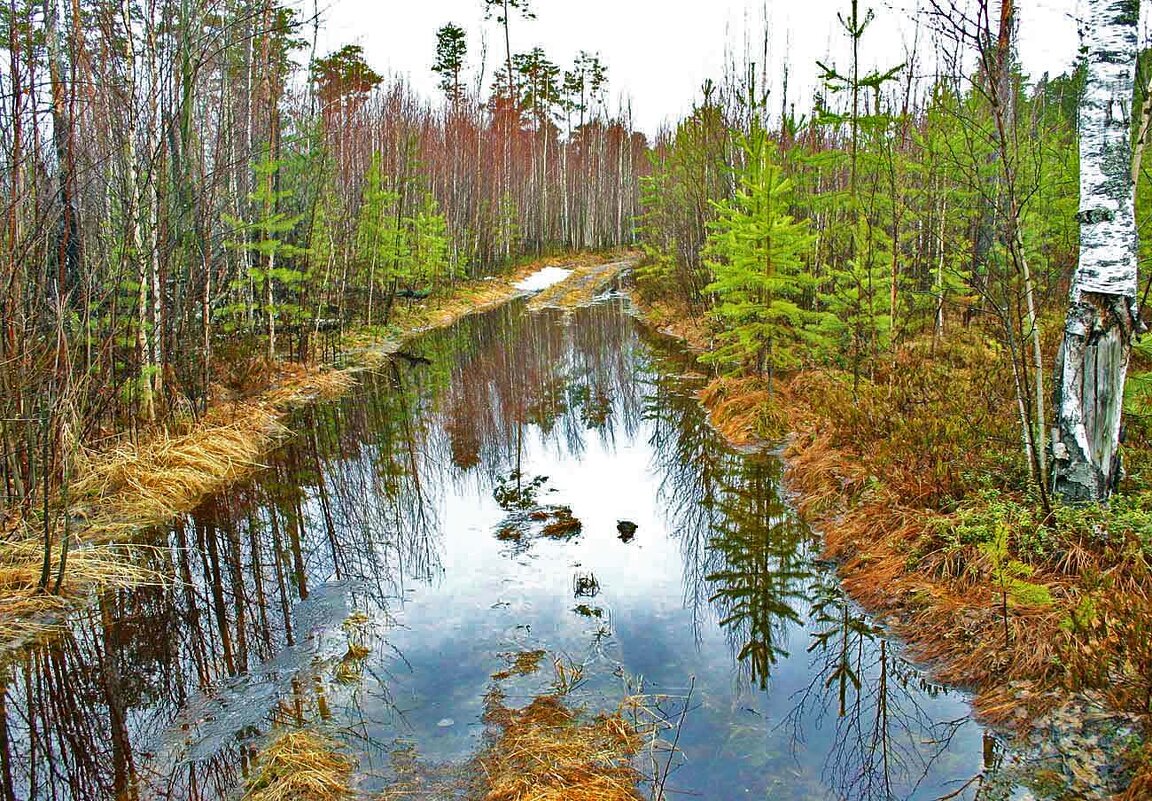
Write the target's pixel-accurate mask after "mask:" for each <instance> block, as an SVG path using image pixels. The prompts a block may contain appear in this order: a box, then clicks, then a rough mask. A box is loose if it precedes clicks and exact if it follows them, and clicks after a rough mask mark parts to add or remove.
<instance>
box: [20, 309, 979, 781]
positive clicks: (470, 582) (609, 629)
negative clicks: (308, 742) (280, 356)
mask: <svg viewBox="0 0 1152 801" xmlns="http://www.w3.org/2000/svg"><path fill="white" fill-rule="evenodd" d="M625 304H626V302H625V301H624V300H621V299H618V298H614V299H608V300H606V301H604V302H601V303H598V304H596V305H594V306H592V307H589V308H586V309H582V310H580V311H577V312H575V313H574V314H570V315H564V314H563V313H561V312H558V311H543V312H538V313H529V312H527V311H526V310H525V307H524V304H523V303H517V304H514V305H511V306H508V307H505V308H503V309H500V310H497V311H494V312H490V313H487V314H484V315H481V316H475V317H471V318H467V319H465V320H464V321H462V322H461V323H459V324H458V325H456V326H454V327H452V328H449V329H445V330H443V331H440V332H436V333H432V334H429V335H427V336H426V337H425V338H424V339H422V340H420V341H419V342H418V343H416V344H415V345H413V346H411V347H410V349H409V352H408V353H405V354H402V355H401V356H399V357H397V358H396V359H395V360H394V361H392V362H391V363H389V364H387V365H385V366H384V367H383V368H381V369H380V370H379V371H378V372H377V373H375V374H371V375H364V376H363V385H362V387H361V388H360V389H358V390H357V391H356V392H355V393H354V394H352V395H351V396H349V397H347V398H345V399H344V400H342V401H340V402H336V403H331V404H327V405H322V406H318V407H315V408H310V409H307V410H305V411H303V412H302V413H301V414H300V415H299V416H298V417H297V418H296V419H295V421H294V430H295V431H297V432H298V434H297V436H296V437H295V438H294V439H293V440H291V441H290V442H289V443H287V444H286V445H285V446H284V447H283V448H282V449H280V450H279V451H278V452H276V453H275V454H273V455H271V456H270V457H269V461H268V469H267V470H265V471H263V472H261V473H260V474H259V475H258V476H257V477H256V479H255V480H253V481H251V482H249V483H246V484H243V485H241V486H237V487H235V488H233V489H231V490H230V491H228V492H225V493H222V494H221V495H219V496H216V497H214V498H211V499H209V500H208V501H207V502H206V503H205V504H204V505H203V506H202V507H201V508H200V509H199V510H197V511H196V513H195V514H193V515H191V516H189V517H188V518H186V519H183V520H180V521H179V522H178V523H177V524H176V525H175V526H174V527H173V529H172V530H171V531H170V532H169V533H168V534H167V536H166V537H164V538H161V539H160V540H159V541H158V546H159V547H158V548H157V549H156V551H155V553H154V555H153V561H154V564H153V565H152V566H153V567H156V568H157V569H159V570H161V571H164V572H166V573H168V574H169V575H172V576H175V577H176V579H177V580H176V581H175V582H173V583H172V584H171V585H170V586H163V587H146V588H142V589H137V590H134V591H131V592H122V593H116V594H110V595H108V596H106V597H104V598H102V599H100V602H99V604H97V605H96V606H94V607H93V608H92V609H91V610H90V611H89V612H87V613H85V614H84V615H81V616H79V617H78V618H77V619H76V620H75V621H74V623H73V625H72V627H71V629H70V631H69V632H68V633H67V635H66V636H64V637H62V638H61V639H60V640H59V641H57V642H55V643H54V644H52V645H50V646H47V647H42V648H40V649H38V650H35V651H33V652H31V653H29V654H28V655H27V657H26V658H25V659H24V660H23V661H21V662H18V663H16V664H14V665H12V666H11V667H10V668H9V670H8V672H7V674H6V678H5V680H6V682H7V683H6V686H5V692H4V694H3V704H4V706H3V708H2V709H0V715H2V717H3V721H4V726H3V728H2V729H0V755H2V756H3V762H2V765H0V798H19V799H73V798H75V799H97V798H99V799H111V798H164V799H167V798H172V799H198V798H213V799H214V798H227V797H236V795H237V794H238V788H240V787H241V786H242V785H243V781H244V778H243V777H244V775H245V773H246V771H247V770H248V769H249V767H250V764H251V759H252V755H253V754H254V753H255V752H256V750H258V749H259V747H260V746H262V745H263V744H265V743H266V742H267V734H268V732H270V731H272V730H273V729H274V727H276V726H283V725H300V724H307V725H310V726H313V727H316V728H319V729H321V730H322V731H325V732H328V733H330V734H332V735H334V736H335V737H336V738H337V739H338V740H339V741H341V742H342V743H344V744H345V745H346V747H347V748H348V750H349V751H350V752H351V753H353V754H354V755H355V756H356V758H357V760H358V764H359V767H358V770H357V784H358V786H357V789H358V791H359V792H361V793H363V794H364V796H365V797H372V796H374V795H377V794H378V793H379V792H381V791H383V790H384V789H385V788H386V787H388V786H389V783H390V782H391V781H392V780H393V779H394V778H395V776H394V773H395V769H396V767H397V765H398V764H403V765H404V766H405V769H406V775H407V778H408V779H409V780H411V779H412V775H411V770H412V760H413V758H415V760H416V766H417V767H416V768H415V771H416V773H417V774H421V775H418V776H417V778H418V779H420V780H422V781H427V782H429V783H432V784H428V785H427V786H429V787H433V786H436V785H435V784H434V782H435V781H436V778H437V777H442V776H445V775H451V774H453V773H454V772H455V770H456V767H455V766H459V765H462V764H464V763H466V762H467V760H468V759H469V757H470V756H472V755H473V754H475V753H476V752H477V751H478V750H479V749H480V747H481V746H482V739H483V735H484V726H483V723H482V721H481V715H482V713H483V699H484V696H485V694H486V693H487V692H488V691H489V690H490V689H491V688H492V687H493V678H492V674H493V673H496V672H498V671H501V670H506V669H507V668H508V667H509V662H510V660H511V659H512V658H513V657H514V655H515V654H517V653H521V652H524V651H532V650H537V649H541V650H544V651H546V652H547V653H548V654H549V656H548V657H546V658H545V660H544V661H543V664H542V667H541V670H540V672H539V673H537V674H534V675H531V676H527V677H524V678H513V679H510V680H507V681H504V682H503V683H502V686H504V687H505V689H506V691H507V692H508V693H509V698H508V700H507V703H509V704H513V705H514V704H516V703H517V701H518V699H523V700H524V701H527V700H528V698H529V697H530V696H531V694H532V693H534V692H539V691H542V690H544V689H546V687H547V686H548V685H549V684H552V683H554V682H556V681H557V669H556V668H554V667H553V665H552V656H553V655H554V656H556V657H557V658H558V659H559V661H560V664H561V666H562V669H561V673H560V676H561V679H562V680H564V681H567V682H568V683H575V684H576V685H577V686H576V688H575V689H574V690H573V695H574V697H576V698H577V699H578V700H580V701H581V702H583V703H585V704H587V705H588V706H589V708H591V709H598V708H603V709H615V708H616V706H617V705H618V704H619V703H620V701H621V699H622V698H624V697H625V696H627V695H629V694H635V693H638V692H640V693H643V694H644V696H645V701H644V709H642V710H641V711H640V712H639V713H638V714H640V715H642V716H649V715H659V716H662V719H663V720H665V721H667V722H669V723H671V724H679V733H678V734H677V733H676V732H675V731H674V730H671V729H668V730H666V731H665V736H666V737H668V738H670V739H671V738H677V747H678V749H679V750H678V752H677V753H676V754H673V755H671V756H670V755H669V753H668V752H667V751H666V750H655V751H652V752H645V753H644V754H642V758H641V767H642V768H643V769H644V770H645V771H648V772H649V773H650V774H655V775H656V776H657V777H659V778H660V779H661V780H663V782H664V784H663V789H664V790H665V792H666V793H667V794H668V797H679V795H677V794H679V793H684V794H687V795H685V796H684V797H689V798H691V797H697V798H703V799H734V798H744V797H750V798H772V799H780V800H789V799H936V798H938V797H941V796H945V795H947V794H949V793H957V795H956V796H955V797H957V798H971V797H972V796H973V794H974V792H975V786H976V785H975V784H973V785H970V786H969V787H968V788H967V789H962V788H963V785H964V784H965V783H966V782H969V780H971V779H973V778H974V777H976V776H978V775H979V774H981V772H982V771H984V770H985V769H986V768H988V767H989V766H990V764H989V763H990V762H993V761H995V760H996V759H998V758H999V749H998V748H997V746H996V744H995V743H994V742H993V741H992V740H991V739H990V738H989V737H987V736H986V735H985V733H984V732H983V730H982V729H981V728H980V727H979V726H978V725H976V724H975V723H973V722H971V721H970V720H969V719H968V715H969V709H968V707H967V705H966V703H965V700H964V698H963V697H962V696H960V695H958V694H955V693H952V692H949V691H946V690H944V689H942V688H940V687H937V686H935V685H933V684H932V683H931V682H930V681H928V680H927V679H926V678H925V677H924V675H923V673H922V672H921V671H919V670H918V669H917V668H916V667H914V666H912V665H910V664H908V663H907V662H905V661H904V659H903V658H902V657H901V650H900V647H899V645H898V644H897V643H894V642H891V641H889V640H887V639H885V637H884V636H883V635H882V634H881V633H880V632H879V631H878V630H877V629H876V628H875V627H874V626H873V625H872V623H871V622H870V621H869V620H868V618H866V617H865V616H863V615H862V614H861V613H860V612H859V610H858V609H856V608H855V607H854V606H853V605H852V604H851V603H850V602H848V601H846V600H845V598H844V596H843V595H842V594H841V592H840V590H839V588H838V585H837V583H836V580H835V577H834V575H833V574H832V573H831V572H830V571H829V570H828V569H827V567H826V566H822V565H821V564H820V563H819V562H818V561H817V560H816V559H815V555H816V554H817V552H818V549H817V547H816V545H815V543H814V541H813V537H812V535H811V533H810V532H809V531H808V530H807V529H806V528H805V527H804V526H803V525H802V524H801V523H800V522H799V521H798V520H797V519H796V517H795V516H794V514H793V513H792V511H791V510H790V508H789V507H788V505H787V503H786V502H785V500H784V498H783V496H782V491H781V487H780V477H781V464H780V462H779V460H778V459H777V458H776V457H775V456H773V455H770V454H741V453H737V452H734V451H732V450H731V449H729V448H727V447H726V446H725V445H724V444H723V443H722V442H721V441H720V440H719V439H718V438H717V437H716V436H715V434H713V432H712V431H711V430H710V429H709V428H708V426H707V423H706V421H705V418H704V415H703V413H702V411H701V409H700V408H699V406H698V405H697V403H696V401H695V398H694V394H693V393H694V390H695V388H696V386H697V381H698V376H694V375H693V373H692V370H693V367H692V362H691V360H690V359H686V358H685V357H684V356H683V355H682V354H680V353H679V352H678V351H677V350H676V349H675V347H674V346H672V345H670V344H669V343H667V342H664V341H662V340H657V339H654V338H653V337H652V336H650V335H648V334H646V333H645V332H644V331H643V330H642V329H641V327H640V326H639V325H638V324H637V323H636V322H635V321H634V320H633V319H632V318H631V317H630V316H629V315H628V314H627V310H626V305H625ZM498 501H499V502H498ZM563 507H569V508H570V512H566V511H564V510H563ZM620 520H627V521H630V522H632V523H634V524H635V525H636V530H635V533H634V535H633V536H632V537H631V538H630V539H629V538H627V537H624V538H622V537H621V535H620V531H619V529H618V521H620ZM573 521H578V524H579V530H578V531H576V530H575V529H576V528H577V525H576V523H575V522H573ZM557 522H560V523H563V525H561V526H559V527H558V528H559V529H563V531H557V532H556V534H557V535H556V536H554V537H548V536H544V534H543V529H544V527H545V526H547V525H551V524H554V523H557ZM648 720H649V721H650V720H651V718H648ZM397 754H400V755H401V756H400V757H398V756H397ZM646 791H647V792H651V787H649V788H646ZM438 792H442V791H438Z"/></svg>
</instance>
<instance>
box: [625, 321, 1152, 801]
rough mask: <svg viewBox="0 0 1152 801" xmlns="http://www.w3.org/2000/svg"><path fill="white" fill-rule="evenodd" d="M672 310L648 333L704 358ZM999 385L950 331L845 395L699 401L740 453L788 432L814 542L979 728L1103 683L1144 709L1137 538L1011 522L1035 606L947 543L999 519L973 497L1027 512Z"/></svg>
mask: <svg viewBox="0 0 1152 801" xmlns="http://www.w3.org/2000/svg"><path fill="white" fill-rule="evenodd" d="M645 311H649V310H647V309H646V310H645ZM668 313H669V310H668V309H662V308H657V309H656V310H655V313H654V314H653V323H654V325H655V326H657V327H660V328H662V329H664V330H666V331H671V332H673V333H675V332H676V331H677V330H682V331H686V332H688V333H687V336H689V337H690V338H693V339H694V341H693V342H692V343H691V344H694V345H696V346H699V345H700V344H701V339H700V337H699V334H698V333H696V334H693V333H692V332H693V331H694V330H696V331H697V332H698V331H699V329H700V328H701V327H702V326H701V324H700V322H699V321H692V320H683V319H679V320H678V319H676V315H675V310H672V322H671V323H670V322H669V321H668V317H667V316H666V315H667V314H668ZM1010 376H1011V372H1010V370H1008V369H1007V367H1006V366H1005V363H1004V354H1002V353H1001V352H999V351H998V350H997V349H996V348H995V347H994V346H991V345H989V344H988V343H987V342H985V341H983V340H982V339H981V338H979V336H978V335H975V334H968V333H965V332H958V335H956V336H954V337H953V338H952V339H951V340H949V341H943V342H936V343H932V342H930V341H923V342H914V343H912V344H910V345H908V346H905V347H903V348H902V349H901V350H900V351H898V352H897V353H896V355H895V357H894V358H893V360H892V361H891V363H889V364H885V365H882V366H881V367H880V368H879V369H878V371H877V374H876V375H875V376H874V377H873V379H872V380H862V381H861V382H860V383H859V385H858V386H857V387H855V388H854V387H853V384H852V379H851V377H850V376H844V375H842V374H838V373H836V372H834V371H818V370H816V371H807V372H804V373H801V374H799V375H796V376H794V377H792V378H791V379H790V380H788V381H784V382H780V385H779V386H777V387H774V388H773V390H774V391H773V393H772V398H771V401H770V400H769V395H768V392H767V389H766V388H765V387H764V386H763V385H762V383H760V382H756V381H754V380H743V381H733V380H722V381H715V382H713V383H712V384H710V385H709V386H708V387H707V388H706V389H705V390H704V392H703V393H702V394H701V399H702V401H703V402H704V404H705V405H706V406H707V407H708V408H709V410H710V413H711V416H712V420H713V424H714V425H715V427H716V429H717V430H718V431H719V432H720V433H721V434H723V435H725V436H727V437H728V438H729V439H730V440H732V441H733V442H734V443H735V444H746V443H748V442H750V441H754V440H756V439H760V438H762V437H760V436H757V433H756V432H757V429H761V428H765V427H766V428H768V429H769V430H771V428H772V426H775V425H781V426H784V425H786V426H787V427H789V428H791V429H792V431H793V432H794V433H795V436H794V437H793V438H792V440H791V443H790V445H789V447H788V449H787V451H786V453H785V457H786V461H787V482H788V486H789V489H790V490H791V491H792V492H793V493H794V494H795V497H796V498H797V506H798V508H799V510H800V512H801V514H802V515H803V516H804V517H805V518H806V519H807V520H809V521H810V522H811V523H813V524H814V525H816V526H817V527H819V529H820V530H821V533H822V537H823V541H824V546H825V552H826V556H828V557H829V558H831V559H834V560H835V561H836V562H838V563H839V565H840V574H841V577H842V580H843V583H844V586H845V588H846V590H847V591H848V592H849V593H850V594H851V595H852V597H854V598H855V599H857V600H858V601H860V602H861V603H862V604H863V605H864V606H865V607H866V608H867V609H869V610H870V611H871V612H873V613H874V614H876V615H878V616H879V617H881V618H882V619H883V620H884V621H885V622H886V623H887V624H888V626H889V627H890V628H891V629H892V630H893V631H894V632H895V633H897V634H898V635H900V636H901V637H902V638H903V639H904V640H906V641H907V642H908V643H909V645H910V649H911V652H912V654H913V656H914V657H915V658H917V659H918V660H920V661H923V662H924V663H926V664H929V665H931V666H932V669H933V673H934V675H935V676H936V677H937V678H938V679H939V680H941V681H943V682H946V683H949V684H954V685H960V686H964V687H967V688H970V689H972V690H974V691H975V693H976V695H975V699H974V703H975V707H976V709H977V710H978V712H979V713H980V714H981V715H982V716H983V717H984V718H985V719H986V720H989V721H992V722H995V723H999V724H1003V725H1010V726H1017V727H1021V728H1026V727H1027V726H1028V724H1029V723H1030V722H1031V721H1032V720H1033V719H1035V716H1036V715H1038V714H1040V713H1043V712H1044V711H1046V709H1047V707H1048V706H1049V705H1051V704H1052V703H1054V699H1055V698H1056V697H1057V694H1054V693H1053V692H1051V690H1053V689H1058V688H1062V689H1064V690H1072V691H1075V690H1080V689H1083V688H1086V687H1103V688H1105V690H1104V695H1105V697H1106V698H1107V699H1108V700H1109V701H1110V703H1111V704H1112V705H1113V706H1114V708H1116V709H1120V710H1129V711H1131V710H1135V711H1137V712H1147V709H1148V698H1149V691H1148V686H1149V685H1148V677H1149V676H1150V675H1152V644H1149V643H1152V637H1150V636H1149V634H1150V632H1152V625H1150V621H1152V566H1150V562H1149V560H1150V559H1152V557H1149V556H1148V555H1147V554H1148V552H1147V548H1148V543H1147V539H1148V532H1145V533H1144V534H1143V535H1142V534H1141V533H1140V532H1139V531H1128V532H1118V533H1116V536H1113V537H1112V542H1111V544H1108V545H1101V543H1100V540H1099V538H1096V539H1095V540H1093V536H1094V535H1093V527H1092V525H1087V524H1085V525H1080V524H1075V525H1072V526H1065V527H1064V528H1063V529H1060V530H1059V532H1058V533H1056V534H1045V533H1044V532H1045V531H1046V529H1045V527H1044V524H1043V522H1042V521H1041V520H1040V519H1039V518H1033V519H1032V522H1031V523H1028V522H1027V521H1026V522H1025V523H1024V524H1022V525H1018V526H1016V527H1014V528H1013V531H1012V537H1011V539H1010V540H1009V543H1008V551H1007V553H1006V554H1005V555H1004V557H1003V559H1004V560H1020V561H1016V562H1015V564H1017V565H1023V566H1024V567H1026V569H1027V570H1028V571H1029V573H1028V574H1027V584H1028V585H1030V586H1031V587H1032V588H1034V589H1036V590H1037V591H1038V593H1039V594H1040V595H1042V596H1044V597H1045V599H1046V600H1044V601H1043V602H1030V601H1028V600H1027V598H1025V597H1023V596H1022V597H1019V598H1017V597H1015V596H1012V597H1009V596H1008V594H1007V593H1004V592H1003V589H1002V587H1003V585H1002V584H1001V581H1002V577H1003V568H1002V567H998V566H997V564H996V563H995V560H994V559H992V558H991V557H990V555H989V552H988V551H987V550H986V548H981V547H980V546H979V543H978V542H968V543H965V542H962V541H958V539H957V537H956V536H955V532H956V530H957V527H958V526H959V525H960V524H961V523H962V522H963V519H962V513H963V511H964V509H966V508H967V509H975V510H977V511H978V512H984V513H985V514H984V517H985V519H986V520H987V521H988V523H989V524H990V527H991V526H994V525H997V524H996V523H995V520H996V515H997V514H999V512H998V510H996V509H992V508H990V507H986V506H982V505H984V504H987V503H990V502H989V501H986V500H985V496H984V495H983V494H982V493H984V492H990V493H991V496H990V497H992V498H1000V499H1003V502H1005V503H1008V504H1014V505H1015V506H1014V507H1013V508H1018V509H1034V508H1035V504H1032V503H1030V502H1029V501H1028V499H1027V498H1026V497H1024V495H1023V494H1022V493H1021V492H1020V489H1019V488H1020V487H1021V486H1023V483H1024V481H1023V476H1022V474H1021V467H1020V461H1021V460H1020V458H1019V456H1018V454H1017V451H1018V447H1019V437H1018V433H1017V426H1018V421H1017V420H1016V419H1015V417H1014V414H1013V410H1014V401H1013V400H1012V398H1013V395H1012V389H1011V385H1010ZM1005 377H1007V378H1005ZM765 406H768V408H767V409H765ZM761 416H763V418H762V417H761ZM765 420H766V422H765ZM1129 440H1130V442H1129V446H1128V447H1129V448H1130V449H1131V448H1133V447H1136V446H1135V445H1134V443H1133V440H1134V437H1130V438H1129ZM1143 447H1145V448H1147V445H1146V444H1145V445H1144V446H1143ZM1137 457H1139V454H1137ZM1132 461H1133V462H1135V463H1136V464H1140V462H1139V460H1138V458H1137V459H1134V460H1132ZM982 482H990V485H991V486H990V487H989V486H988V485H987V484H985V483H982ZM1041 517H1042V515H1041ZM1133 519H1135V520H1139V519H1141V518H1139V517H1134V518H1133ZM1076 525H1080V529H1081V530H1082V531H1081V533H1080V534H1076V531H1077V530H1078V529H1077V528H1076ZM1133 525H1134V526H1135V527H1138V524H1133ZM1029 537H1032V538H1034V539H1040V538H1044V537H1049V538H1050V540H1049V541H1050V542H1051V543H1052V544H1051V545H1050V546H1049V550H1048V552H1047V553H1045V552H1043V549H1032V550H1029V549H1028V548H1026V547H1025V546H1024V540H1025V539H1027V538H1029ZM1142 537H1144V538H1145V539H1143V540H1142V539H1141V538H1142ZM1142 548H1143V550H1142ZM998 570H999V571H1001V572H999V573H998ZM998 576H1000V577H1001V578H1000V579H998V578H997V577H998ZM1005 599H1008V614H1007V620H1005V615H1004V610H1003V607H1002V602H1003V601H1004V600H1005ZM1085 609H1087V610H1089V611H1088V612H1083V611H1082V610H1085ZM1077 610H1081V612H1079V613H1078V612H1077ZM1084 616H1087V617H1088V618H1090V620H1088V621H1087V622H1084V621H1083V620H1081V617H1084ZM1005 624H1007V633H1005ZM1070 624H1071V625H1070ZM1141 786H1147V785H1141ZM1139 797H1143V796H1139Z"/></svg>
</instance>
